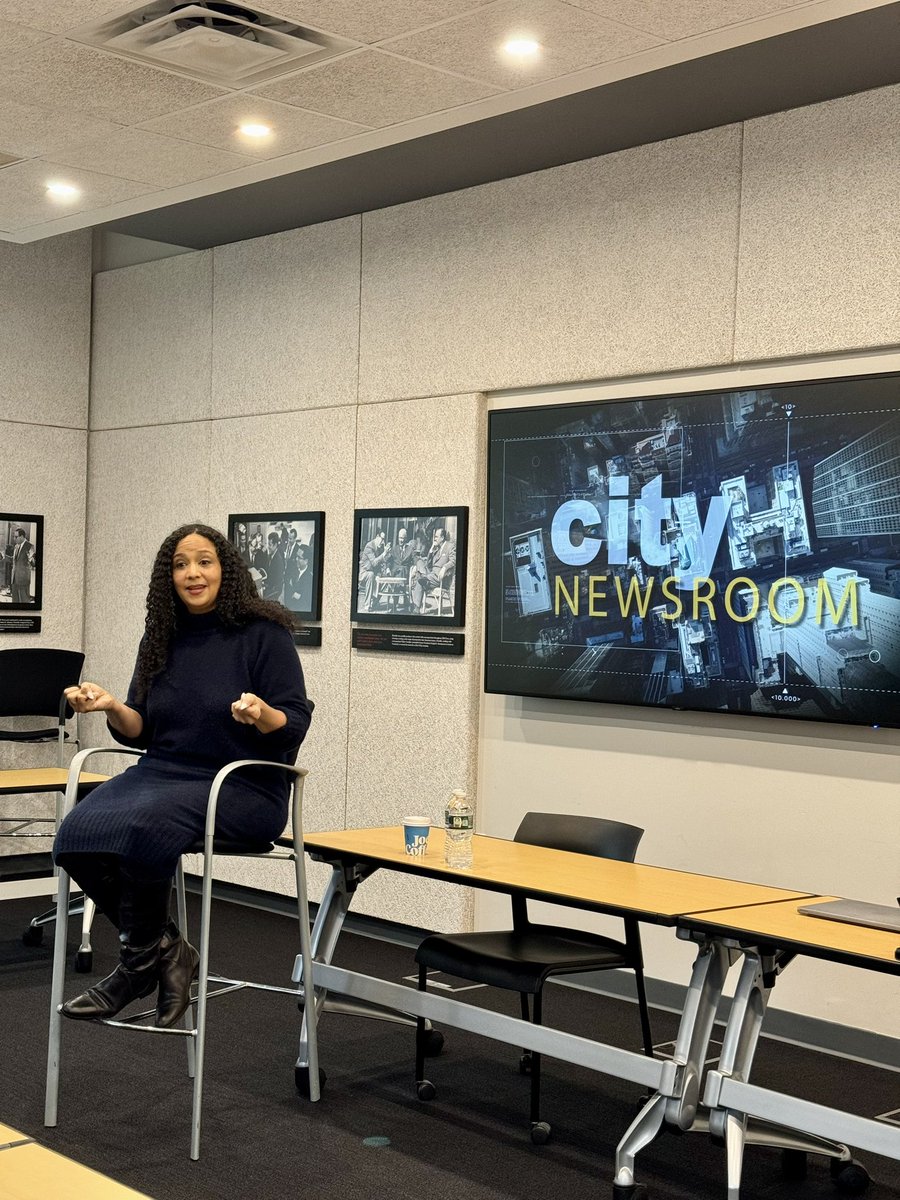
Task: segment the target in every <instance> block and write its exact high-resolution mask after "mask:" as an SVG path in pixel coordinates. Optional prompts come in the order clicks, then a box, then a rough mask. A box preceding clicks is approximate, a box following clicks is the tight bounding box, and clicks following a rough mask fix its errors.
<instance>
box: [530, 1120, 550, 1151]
mask: <svg viewBox="0 0 900 1200" xmlns="http://www.w3.org/2000/svg"><path fill="white" fill-rule="evenodd" d="M531 1140H532V1142H534V1144H535V1146H545V1145H546V1144H547V1142H549V1141H550V1126H549V1125H548V1124H547V1122H546V1121H535V1122H534V1124H533V1125H532V1126H531Z"/></svg>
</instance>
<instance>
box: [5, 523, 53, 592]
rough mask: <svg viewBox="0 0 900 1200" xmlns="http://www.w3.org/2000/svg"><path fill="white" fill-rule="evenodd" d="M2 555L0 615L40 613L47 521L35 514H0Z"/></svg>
mask: <svg viewBox="0 0 900 1200" xmlns="http://www.w3.org/2000/svg"><path fill="white" fill-rule="evenodd" d="M0 555H2V557H0V613H4V612H39V611H40V608H41V604H42V601H43V578H44V570H43V568H44V518H43V517H39V516H35V515H34V514H33V513H0Z"/></svg>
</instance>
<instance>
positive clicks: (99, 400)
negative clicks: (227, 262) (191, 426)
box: [91, 250, 212, 429]
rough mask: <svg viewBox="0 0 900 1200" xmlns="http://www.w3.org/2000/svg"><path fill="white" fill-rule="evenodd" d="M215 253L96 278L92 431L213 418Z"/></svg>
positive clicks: (121, 269)
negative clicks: (213, 259) (213, 272)
mask: <svg viewBox="0 0 900 1200" xmlns="http://www.w3.org/2000/svg"><path fill="white" fill-rule="evenodd" d="M211 370H212V252H211V251H209V250H204V251H201V252H199V253H196V254H180V255H176V256H175V257H172V258H164V259H161V260H159V261H157V262H147V263H139V264H137V265H136V266H130V267H122V268H120V269H119V270H115V271H104V272H103V273H102V274H99V275H96V276H95V277H94V336H93V346H92V361H91V428H92V429H112V428H122V427H125V426H130V425H164V424H167V423H169V422H173V421H197V420H201V419H203V418H205V417H208V416H209V415H210V406H211V396H210V378H211V376H210V373H211Z"/></svg>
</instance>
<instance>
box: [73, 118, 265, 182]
mask: <svg viewBox="0 0 900 1200" xmlns="http://www.w3.org/2000/svg"><path fill="white" fill-rule="evenodd" d="M53 160H54V161H55V162H57V163H63V164H64V165H65V166H70V167H81V168H83V169H84V170H87V171H99V172H101V173H102V174H104V175H116V176H118V177H119V178H120V179H134V180H137V182H139V183H153V184H155V185H156V186H157V187H163V188H169V187H177V186H178V185H179V184H182V183H195V182H196V181H197V180H198V179H208V178H209V177H210V176H211V175H224V174H225V172H226V171H235V170H237V168H238V167H246V166H248V165H249V164H250V163H251V162H252V161H253V160H252V159H251V158H247V157H245V156H244V155H242V154H230V153H229V152H228V151H227V150H217V149H213V148H212V147H210V146H198V145H197V144H196V143H195V142H183V141H176V140H175V139H174V138H167V137H161V136H160V135H159V134H158V133H147V131H146V130H143V129H120V130H118V131H117V132H116V133H114V134H112V136H110V137H102V138H94V139H92V140H91V141H89V142H83V143H81V144H80V145H77V146H72V147H71V148H70V149H69V150H66V151H64V152H62V153H60V152H59V151H57V153H56V154H55V155H53Z"/></svg>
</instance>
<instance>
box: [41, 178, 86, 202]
mask: <svg viewBox="0 0 900 1200" xmlns="http://www.w3.org/2000/svg"><path fill="white" fill-rule="evenodd" d="M47 195H48V196H51V197H52V198H53V199H54V200H74V199H75V198H76V197H77V196H80V195H81V192H80V190H79V189H78V188H77V187H75V186H74V185H73V184H71V183H62V182H60V181H58V180H53V181H52V182H51V183H48V184H47Z"/></svg>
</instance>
